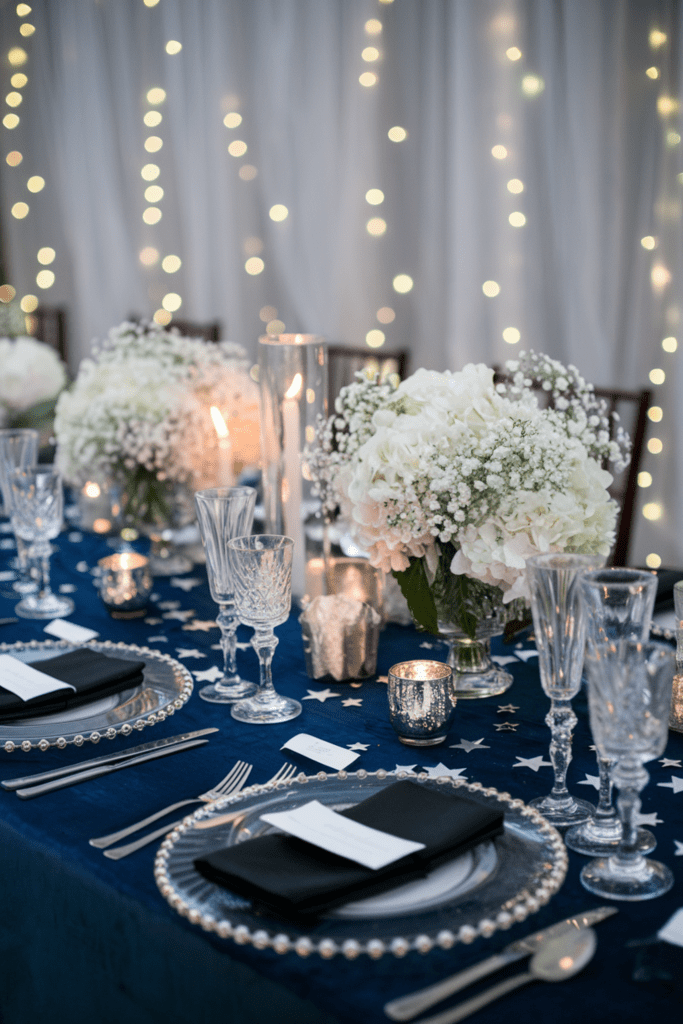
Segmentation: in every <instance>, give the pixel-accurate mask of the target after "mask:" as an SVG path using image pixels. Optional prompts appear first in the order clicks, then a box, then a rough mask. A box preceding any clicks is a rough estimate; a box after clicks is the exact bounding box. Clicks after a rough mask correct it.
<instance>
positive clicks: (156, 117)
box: [142, 110, 164, 128]
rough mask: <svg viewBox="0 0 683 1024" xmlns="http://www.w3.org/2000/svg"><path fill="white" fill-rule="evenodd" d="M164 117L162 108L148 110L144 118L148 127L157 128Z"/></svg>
mask: <svg viewBox="0 0 683 1024" xmlns="http://www.w3.org/2000/svg"><path fill="white" fill-rule="evenodd" d="M163 119H164V115H163V114H162V113H161V111H160V110H148V111H147V113H146V114H145V116H144V117H143V119H142V120H143V122H144V124H145V126H146V127H147V128H157V127H158V126H159V125H160V124H161V122H162V121H163Z"/></svg>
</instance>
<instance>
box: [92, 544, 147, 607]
mask: <svg viewBox="0 0 683 1024" xmlns="http://www.w3.org/2000/svg"><path fill="white" fill-rule="evenodd" d="M97 564H98V566H99V568H100V577H99V581H98V586H99V590H100V597H101V598H102V601H103V603H104V604H105V606H106V608H107V610H108V612H109V614H110V615H111V617H112V618H113V619H137V618H141V617H142V616H143V615H144V614H145V613H146V610H147V604H148V602H149V595H150V594H151V592H152V573H151V571H150V568H149V559H148V558H145V556H144V555H140V554H138V552H137V551H122V552H121V553H119V554H116V555H107V557H106V558H100V560H99V562H98V563H97Z"/></svg>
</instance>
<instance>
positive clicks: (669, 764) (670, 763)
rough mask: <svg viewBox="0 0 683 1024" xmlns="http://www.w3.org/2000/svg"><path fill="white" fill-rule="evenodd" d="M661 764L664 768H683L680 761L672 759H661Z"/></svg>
mask: <svg viewBox="0 0 683 1024" xmlns="http://www.w3.org/2000/svg"><path fill="white" fill-rule="evenodd" d="M659 763H660V764H661V766H662V768H680V767H681V762H680V760H679V761H675V760H674V759H673V758H671V757H660V759H659Z"/></svg>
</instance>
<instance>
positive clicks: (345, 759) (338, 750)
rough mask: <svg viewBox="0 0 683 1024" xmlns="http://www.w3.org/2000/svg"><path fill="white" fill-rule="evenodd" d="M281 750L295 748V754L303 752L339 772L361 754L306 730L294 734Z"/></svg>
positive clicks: (305, 755)
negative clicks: (310, 733)
mask: <svg viewBox="0 0 683 1024" xmlns="http://www.w3.org/2000/svg"><path fill="white" fill-rule="evenodd" d="M280 750H293V751H294V753H295V754H303V755H304V757H310V759H311V761H319V762H320V764H326V765H327V767H328V768H334V769H335V771H338V772H339V771H341V770H342V769H343V768H347V767H348V766H349V765H350V764H352V763H353V761H355V760H356V759H357V758H358V757H359V756H360V755H359V754H357V753H355V752H354V751H353V750H346V749H345V748H344V747H338V746H337V744H336V743H328V742H327V740H321V739H318V737H317V736H310V735H309V734H308V733H306V732H299V733H297V734H296V736H292V738H291V740H287V742H286V743H285V744H284V746H282V747H280Z"/></svg>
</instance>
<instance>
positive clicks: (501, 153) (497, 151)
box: [491, 146, 508, 160]
mask: <svg viewBox="0 0 683 1024" xmlns="http://www.w3.org/2000/svg"><path fill="white" fill-rule="evenodd" d="M507 155H508V151H507V149H506V148H505V146H494V147H493V149H492V150H491V156H492V157H493V158H494V159H495V160H504V159H505V157H506V156H507Z"/></svg>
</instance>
